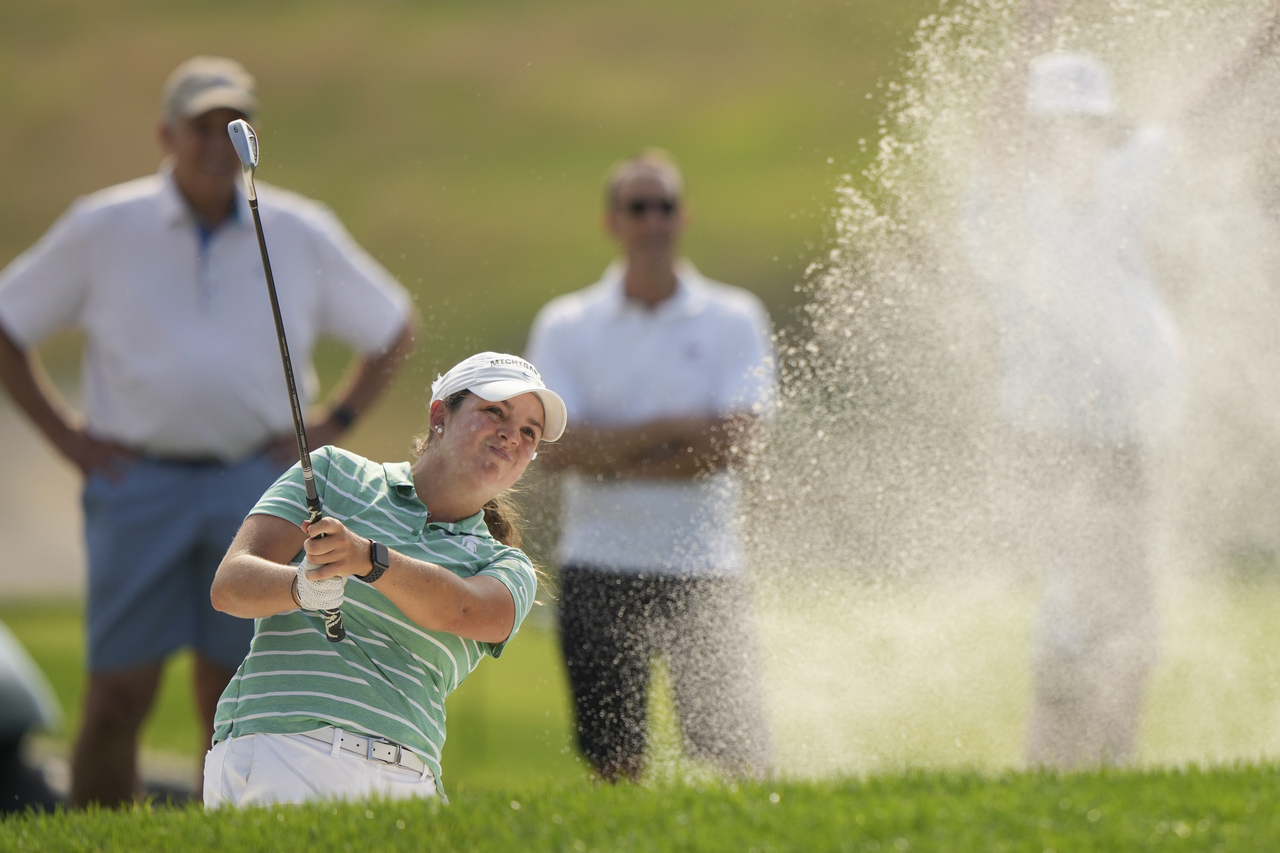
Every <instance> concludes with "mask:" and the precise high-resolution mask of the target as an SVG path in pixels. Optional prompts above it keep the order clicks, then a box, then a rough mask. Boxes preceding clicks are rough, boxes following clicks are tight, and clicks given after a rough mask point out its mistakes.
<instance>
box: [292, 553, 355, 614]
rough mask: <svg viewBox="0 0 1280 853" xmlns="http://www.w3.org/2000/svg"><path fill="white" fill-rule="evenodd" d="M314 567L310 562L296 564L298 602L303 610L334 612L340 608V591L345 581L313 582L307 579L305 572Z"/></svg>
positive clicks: (328, 579) (335, 579) (325, 580)
mask: <svg viewBox="0 0 1280 853" xmlns="http://www.w3.org/2000/svg"><path fill="white" fill-rule="evenodd" d="M314 568H316V566H315V565H314V564H313V563H312V562H311V561H310V560H303V561H302V562H301V563H299V564H298V601H300V602H302V609H303V610H336V609H337V608H339V607H341V606H342V598H343V595H342V590H343V587H344V586H345V585H346V582H347V579H346V578H344V577H340V578H325V579H324V580H322V581H313V580H311V579H309V578H308V577H307V571H308V570H310V569H314Z"/></svg>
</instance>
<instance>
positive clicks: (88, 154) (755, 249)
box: [0, 0, 938, 785]
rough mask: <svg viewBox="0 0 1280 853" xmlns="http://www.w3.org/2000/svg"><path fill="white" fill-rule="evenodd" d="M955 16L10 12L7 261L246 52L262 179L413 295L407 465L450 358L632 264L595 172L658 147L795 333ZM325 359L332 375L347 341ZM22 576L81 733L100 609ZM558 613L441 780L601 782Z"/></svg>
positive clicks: (693, 9)
mask: <svg viewBox="0 0 1280 853" xmlns="http://www.w3.org/2000/svg"><path fill="white" fill-rule="evenodd" d="M937 4H938V0H803V1H802V2H801V1H799V0H700V2H687V0H686V2H672V0H652V2H649V3H644V4H638V3H622V2H586V0H548V1H547V2H538V3H519V2H512V0H468V2H461V1H460V0H445V2H432V3H427V2H413V1H412V0H375V2H365V3H350V2H325V0H307V2H301V0H296V1H295V2H289V0H282V2H275V3H269V4H268V3H249V2H243V0H222V2H217V3H210V2H192V0H169V1H168V2H160V1H159V0H136V2H128V0H106V1H105V2H90V0H9V2H4V3H0V175H2V176H3V180H4V185H5V192H3V193H0V265H2V264H7V263H8V262H9V261H10V260H11V259H12V258H14V257H15V256H16V255H17V254H18V253H20V252H21V251H22V250H23V249H25V248H26V247H27V246H29V245H30V244H31V243H32V242H34V241H35V240H36V239H38V238H39V236H40V235H41V234H42V233H43V232H44V231H45V230H46V229H47V228H48V227H49V225H50V224H52V222H53V221H54V220H55V219H56V218H57V216H58V215H60V214H61V213H62V212H63V211H64V210H65V209H66V208H67V206H68V205H69V204H70V203H71V201H72V200H73V199H74V198H76V197H77V196H79V195H82V194H85V193H88V192H92V191H94V190H97V189H99V188H102V187H105V186H108V185H110V184H113V183H116V182H120V181H124V180H128V179H131V178H134V177H137V176H139V175H142V174H147V173H150V172H152V171H154V170H155V169H156V167H157V166H158V164H159V161H160V153H159V148H158V145H157V143H156V139H155V126H156V120H157V115H158V106H159V90H160V87H161V85H162V83H163V81H164V79H165V77H166V75H167V74H168V73H169V71H170V70H171V69H172V68H173V67H174V66H175V65H177V64H178V63H179V62H180V61H182V60H183V59H185V58H187V57H189V56H192V55H195V54H199V53H212V54H222V55H227V56H232V57H235V58H237V59H239V60H241V61H242V62H244V63H245V65H246V66H247V67H248V68H249V69H250V70H251V71H252V72H253V73H254V74H255V75H256V76H257V78H258V84H259V94H260V96H261V100H262V105H263V106H262V112H261V115H260V116H259V118H258V119H257V120H256V121H255V127H256V129H257V130H258V133H259V136H260V138H261V141H262V165H261V167H260V169H259V170H258V176H259V179H260V180H262V181H268V182H272V183H275V184H278V185H280V186H284V187H287V188H289V189H292V190H296V191H298V192H301V193H303V194H306V195H309V196H312V197H315V198H318V199H320V200H322V201H324V202H326V203H327V204H329V205H330V206H331V207H332V208H333V209H334V210H335V211H336V213H337V214H338V215H339V217H340V218H341V219H342V220H343V221H344V223H345V224H346V225H347V227H348V228H349V229H350V231H351V232H352V234H353V235H354V236H355V237H356V239H357V240H358V241H359V242H360V243H362V244H363V245H364V246H365V247H366V248H368V249H369V250H370V251H371V252H372V253H373V254H374V256H375V257H377V258H378V259H379V260H380V261H381V262H382V263H383V264H385V265H386V266H387V267H388V268H389V269H390V270H391V272H392V273H393V274H395V275H396V276H397V277H398V278H399V279H400V281H401V282H403V283H404V284H405V285H406V286H407V287H408V288H409V289H410V290H411V291H412V292H413V293H414V296H415V298H416V300H417V304H418V308H419V311H420V312H421V315H422V320H423V337H422V340H421V343H420V346H419V349H418V352H417V354H416V355H415V357H414V360H413V363H412V365H411V366H410V367H409V368H408V369H406V370H405V371H404V372H403V373H402V374H401V376H400V377H399V379H398V383H397V387H396V388H395V389H393V391H392V392H391V393H389V394H388V395H387V396H386V398H384V401H383V402H382V404H380V405H379V406H378V408H377V409H376V410H375V411H374V412H372V413H371V414H370V415H369V416H367V417H366V418H365V419H363V420H362V421H361V423H360V424H359V425H358V426H357V429H356V431H355V432H354V433H353V434H352V435H351V436H350V437H349V441H348V442H347V444H348V446H349V447H351V448H352V449H354V450H356V451H357V452H361V453H364V454H366V455H369V456H372V457H375V458H387V459H392V458H404V456H405V454H406V453H407V444H408V438H409V436H410V435H411V434H412V433H413V432H414V431H416V429H417V428H418V427H419V426H420V419H421V416H422V414H423V412H424V407H425V404H426V401H427V397H428V394H427V385H428V383H429V380H430V379H431V378H433V377H434V376H435V374H436V372H438V371H439V370H442V369H444V368H446V367H447V366H449V365H450V364H452V363H453V362H454V361H455V360H456V359H457V358H459V357H461V356H463V355H465V354H467V353H468V352H471V351H476V350H480V349H499V350H509V351H516V352H519V351H521V350H522V349H523V348H524V344H525V334H526V331H527V328H528V324H529V322H530V320H531V319H532V317H533V314H534V312H535V311H536V310H537V309H538V307H539V306H540V305H542V304H543V303H544V302H545V301H546V300H547V299H549V298H550V297H552V296H554V295H556V294H559V293H564V292H567V291H570V290H574V289H577V288H579V287H582V286H584V285H586V284H589V283H591V282H592V281H594V280H595V279H596V278H597V277H598V275H599V274H600V272H601V271H602V270H603V269H604V267H605V266H606V264H607V263H608V262H609V260H610V259H611V257H612V247H611V245H610V243H609V241H608V240H607V239H606V238H605V237H604V235H603V233H602V231H601V229H600V225H599V206H600V191H601V184H602V179H603V176H604V173H605V172H606V170H607V169H608V168H609V166H610V165H611V164H612V163H614V162H615V161H616V160H618V159H620V158H622V157H624V156H626V155H628V154H630V153H633V152H634V151H636V150H637V149H639V148H641V147H644V146H649V145H657V146H661V147H663V148H666V149H668V150H669V151H670V152H672V154H673V155H674V156H675V157H676V158H677V160H678V161H679V162H680V164H681V165H682V167H683V168H684V171H685V173H686V178H687V182H688V199H689V202H690V205H691V209H692V213H693V221H692V225H691V229H690V232H689V235H688V238H687V242H686V250H687V254H688V255H689V257H690V258H691V259H692V260H693V261H694V262H695V263H696V264H697V265H698V266H699V267H700V268H701V269H702V271H703V272H704V273H706V274H708V275H710V276H712V277H714V278H718V279H721V280H724V281H728V282H731V283H734V284H738V285H741V286H743V287H746V288H748V289H750V290H752V291H754V292H756V293H757V294H759V295H760V296H761V297H762V298H763V299H764V300H765V302H766V304H767V305H768V307H769V308H770V310H771V312H772V314H773V317H774V320H775V323H776V324H778V325H779V326H785V325H788V324H790V322H791V316H792V311H793V310H794V309H795V307H796V305H797V302H798V299H799V296H798V294H797V285H799V284H800V283H801V281H802V280H803V271H804V269H805V267H806V266H807V265H808V263H809V262H810V261H811V260H813V259H814V258H815V257H817V256H819V255H821V254H822V253H823V243H824V241H825V239H826V234H827V229H828V227H829V222H830V217H829V215H828V209H829V207H830V206H831V205H832V202H833V201H834V193H833V189H834V187H835V185H836V184H837V183H838V182H839V181H840V180H841V177H842V176H843V175H845V174H856V173H858V172H860V171H861V170H862V169H863V168H864V167H865V166H866V165H867V162H868V157H869V155H868V154H867V153H866V151H867V150H868V148H869V150H872V151H874V144H872V145H870V146H869V147H868V146H867V145H866V141H867V140H874V139H875V138H876V135H877V129H878V124H877V119H878V116H879V114H880V113H881V112H882V109H883V100H882V98H881V94H882V92H883V87H884V86H885V84H886V82H887V81H888V80H890V79H892V78H893V77H894V76H895V75H896V74H897V73H898V71H899V68H900V65H901V63H902V61H903V60H904V58H905V56H906V54H907V53H908V52H909V50H910V49H911V36H912V34H913V32H914V30H915V27H916V23H917V22H918V20H919V19H920V18H921V17H922V16H924V15H925V14H928V13H929V12H931V11H932V10H933V9H934V7H935V6H936V5H937ZM78 348H79V342H78V340H77V339H76V338H75V337H74V336H71V335H64V336H60V337H56V338H55V339H53V340H51V341H49V342H48V343H47V344H46V345H45V346H44V347H42V352H43V355H44V357H45V360H46V363H47V364H48V366H49V367H50V370H51V372H52V373H53V374H54V376H55V377H56V378H57V379H59V381H60V383H63V384H64V385H65V384H66V383H70V382H72V381H73V380H74V377H75V373H76V363H77V356H78ZM318 358H319V366H320V369H321V375H322V378H323V379H324V380H325V381H326V382H327V383H331V382H332V381H333V380H334V379H335V378H336V376H337V374H338V372H339V371H340V369H341V367H342V366H343V365H344V364H345V362H346V353H345V352H344V351H342V350H341V349H338V348H336V347H330V346H325V347H322V348H321V350H320V352H319V353H318ZM3 438H4V437H3V435H0V446H3ZM540 488H541V487H540V486H538V485H537V484H536V483H535V484H534V485H533V487H532V492H531V493H532V494H533V495H534V498H535V499H536V498H537V496H538V495H539V494H543V493H542V492H539V489H540ZM73 511H74V510H73V506H72V505H71V504H70V502H69V501H68V503H67V505H62V504H59V505H57V506H51V507H50V508H49V512H50V513H69V512H73ZM544 546H545V542H535V551H537V550H541V548H542V547H544ZM25 570H26V569H25V567H22V566H13V565H4V564H0V617H2V618H4V619H5V620H6V621H7V622H8V623H9V624H10V626H11V627H13V628H14V630H15V631H16V632H17V633H18V635H19V636H20V637H21V638H22V639H23V641H24V642H26V643H27V644H28V645H29V647H31V650H32V652H33V654H35V656H36V657H37V660H38V661H39V663H40V664H41V665H42V666H43V667H44V668H45V669H46V671H48V673H49V675H50V678H51V679H52V680H53V682H54V685H55V688H56V689H57V692H58V693H59V695H60V697H61V698H62V700H63V702H64V703H65V704H66V705H67V706H68V712H69V718H70V719H69V722H70V723H71V726H70V728H69V729H68V731H67V732H64V733H63V736H64V737H65V736H67V735H68V734H69V732H73V731H74V723H75V721H76V719H77V717H78V707H77V706H78V696H79V690H80V680H81V678H82V676H83V651H82V642H83V640H82V636H83V635H82V632H81V629H80V624H79V623H80V611H79V605H78V604H74V603H69V602H65V601H53V602H49V603H32V602H31V601H29V600H14V599H13V598H12V596H8V595H6V588H5V586H4V583H3V580H4V577H5V575H6V574H10V575H14V574H19V573H21V572H23V571H25ZM546 610H548V609H544V611H543V612H544V614H545V613H546ZM550 624H551V620H550V617H549V616H548V615H544V616H543V617H542V618H541V620H540V621H536V622H535V623H533V624H530V625H528V626H527V627H526V629H525V631H524V633H523V635H522V637H521V641H520V642H518V643H516V644H513V647H512V649H511V651H510V653H509V655H508V656H507V657H505V658H504V659H503V660H502V661H500V662H498V663H496V664H495V663H493V662H490V663H488V664H486V665H485V666H483V667H481V669H480V670H479V671H478V672H477V673H476V674H475V675H474V676H473V677H472V678H471V679H470V680H468V682H467V683H466V684H465V685H464V687H463V688H462V690H460V691H459V692H458V693H457V694H455V696H454V697H453V698H452V699H451V701H450V711H451V720H450V741H449V748H448V752H447V754H446V762H447V766H448V767H449V768H450V770H449V771H448V772H447V779H446V782H447V783H452V784H463V785H465V784H469V783H481V782H484V781H485V780H490V779H496V778H500V777H501V778H511V777H513V776H514V777H521V776H524V775H526V774H535V775H543V774H550V775H556V776H564V775H570V776H572V775H574V774H577V773H580V772H581V764H580V763H579V762H578V761H577V759H576V756H575V755H574V754H573V751H572V750H571V749H570V743H569V729H568V701H567V693H566V689H565V686H564V683H563V672H562V670H561V669H560V665H559V661H558V655H557V653H556V650H555V645H554V644H555V637H554V632H553V631H552V630H551V627H550ZM188 670H189V661H188V660H187V659H186V658H179V659H177V660H176V661H175V662H174V664H173V665H172V667H171V677H170V678H169V679H167V682H166V686H165V688H164V694H163V696H162V698H161V701H160V703H159V705H158V707H157V709H156V712H155V714H154V715H153V719H152V721H151V722H150V723H149V725H148V731H147V734H146V743H147V745H148V746H149V747H150V748H152V749H159V750H168V751H173V752H176V753H180V754H184V755H194V753H195V750H196V748H197V747H196V746H195V745H194V744H193V743H192V741H193V739H194V725H193V719H192V714H191V707H190V699H189V697H188V695H187V691H188V690H189V672H188ZM513 697H515V698H514V699H513ZM655 711H656V712H657V714H658V720H659V722H660V723H661V724H660V725H659V726H658V727H657V728H658V732H657V738H658V739H659V741H661V740H662V739H663V738H666V739H667V740H668V741H670V742H671V743H670V745H671V746H672V748H674V738H675V737H676V736H675V734H674V730H673V729H672V728H670V727H669V726H668V727H667V728H665V729H664V728H663V725H666V724H665V723H663V722H662V721H663V720H667V719H668V718H666V717H664V716H663V713H662V708H661V707H660V706H659V707H656V708H655Z"/></svg>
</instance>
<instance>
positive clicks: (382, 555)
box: [369, 542, 391, 569]
mask: <svg viewBox="0 0 1280 853" xmlns="http://www.w3.org/2000/svg"><path fill="white" fill-rule="evenodd" d="M369 561H370V562H371V563H373V566H374V568H377V569H385V568H387V566H388V565H390V563H391V553H390V552H389V551H388V550H387V546H386V545H383V544H382V543H381V542H374V543H373V548H372V550H371V553H370V554H369Z"/></svg>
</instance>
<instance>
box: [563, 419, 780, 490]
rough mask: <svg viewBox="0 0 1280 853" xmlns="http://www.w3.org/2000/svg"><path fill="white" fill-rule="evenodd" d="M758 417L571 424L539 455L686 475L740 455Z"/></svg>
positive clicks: (634, 471) (629, 472)
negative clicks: (613, 425)
mask: <svg viewBox="0 0 1280 853" xmlns="http://www.w3.org/2000/svg"><path fill="white" fill-rule="evenodd" d="M758 422H759V418H757V417H756V416H755V415H748V414H736V415H730V416H729V417H716V416H711V415H707V416H700V417H687V418H671V419H666V420H658V421H650V422H649V423H646V424H641V425H639V426H632V427H619V428H609V427H598V426H593V425H591V424H574V426H573V430H572V432H570V433H566V434H565V436H564V438H562V439H561V440H560V441H558V442H556V443H555V444H549V445H546V446H545V447H544V448H543V449H542V450H541V451H540V458H542V459H543V463H542V464H543V465H544V466H545V467H547V468H550V469H552V470H564V469H570V468H572V469H574V470H577V471H580V472H582V473H584V474H597V475H601V476H606V477H617V478H623V477H636V478H647V479H665V480H689V479H692V478H693V477H695V476H697V475H699V474H702V473H707V472H710V471H716V470H719V469H722V468H726V467H729V466H730V465H733V464H734V463H736V462H739V461H741V460H743V459H745V458H746V457H747V452H748V450H749V445H750V442H751V440H752V438H753V436H754V432H755V430H756V428H757V426H758Z"/></svg>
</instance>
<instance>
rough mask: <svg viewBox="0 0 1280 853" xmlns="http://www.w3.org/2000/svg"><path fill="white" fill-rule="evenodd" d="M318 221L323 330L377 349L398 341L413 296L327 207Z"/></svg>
mask: <svg viewBox="0 0 1280 853" xmlns="http://www.w3.org/2000/svg"><path fill="white" fill-rule="evenodd" d="M315 224H316V228H315V235H314V236H315V245H316V253H317V256H318V257H317V258H316V267H317V270H318V275H319V293H320V294H321V297H322V299H321V313H320V331H322V332H324V333H327V334H330V335H332V336H334V337H335V338H338V339H339V340H341V341H343V342H344V343H346V344H348V345H349V346H351V347H352V348H354V349H356V350H359V351H360V352H362V353H365V354H366V355H372V354H376V353H378V352H379V351H380V350H382V349H384V348H385V347H388V346H390V345H391V344H392V343H393V342H394V341H395V339H396V336H397V335H398V334H399V332H400V330H401V329H402V328H403V327H404V324H405V321H406V319H408V317H409V313H410V310H411V307H412V302H413V300H412V298H411V297H410V296H409V293H408V291H406V290H405V289H404V287H402V286H401V285H400V283H399V282H397V281H396V280H395V278H394V277H392V275H391V273H389V272H387V270H386V269H385V268H384V267H383V266H382V265H381V264H379V263H378V262H377V261H375V260H374V259H373V256H371V255H370V254H369V253H368V252H366V251H365V250H364V249H363V248H362V247H361V246H360V245H359V244H358V243H356V241H355V240H354V239H353V238H352V236H351V235H350V234H349V233H348V232H347V229H346V228H344V227H343V226H342V223H341V222H339V221H338V218H337V217H336V216H334V215H333V213H332V212H330V211H329V210H328V209H327V208H324V207H321V208H320V209H319V211H318V212H317V213H316V214H315Z"/></svg>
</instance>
